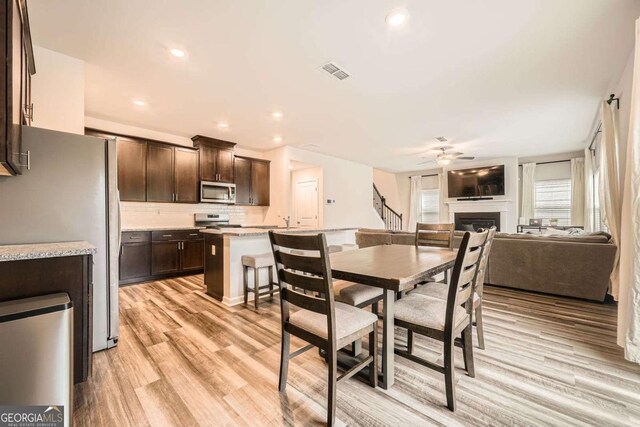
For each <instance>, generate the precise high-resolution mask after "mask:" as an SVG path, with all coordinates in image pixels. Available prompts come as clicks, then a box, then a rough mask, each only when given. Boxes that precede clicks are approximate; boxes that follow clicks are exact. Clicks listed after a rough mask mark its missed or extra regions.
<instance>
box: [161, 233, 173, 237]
mask: <svg viewBox="0 0 640 427" xmlns="http://www.w3.org/2000/svg"><path fill="white" fill-rule="evenodd" d="M171 236H173V234H163V235H162V237H171Z"/></svg>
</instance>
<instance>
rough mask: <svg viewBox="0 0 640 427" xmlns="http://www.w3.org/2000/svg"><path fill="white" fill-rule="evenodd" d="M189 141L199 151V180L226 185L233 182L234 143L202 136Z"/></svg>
mask: <svg viewBox="0 0 640 427" xmlns="http://www.w3.org/2000/svg"><path fill="white" fill-rule="evenodd" d="M191 140H192V141H193V145H194V146H195V147H197V148H198V149H199V151H200V180H202V181H213V182H227V183H233V182H234V181H235V176H234V175H235V174H234V172H235V170H234V160H235V157H234V155H233V149H234V147H235V145H236V144H235V143H233V142H229V141H223V140H221V139H215V138H210V137H208V136H202V135H196V136H194V137H193V138H191Z"/></svg>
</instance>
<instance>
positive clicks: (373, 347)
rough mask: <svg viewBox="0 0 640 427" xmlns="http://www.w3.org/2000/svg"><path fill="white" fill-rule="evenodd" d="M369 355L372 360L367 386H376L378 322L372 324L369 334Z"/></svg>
mask: <svg viewBox="0 0 640 427" xmlns="http://www.w3.org/2000/svg"><path fill="white" fill-rule="evenodd" d="M369 355H371V356H373V360H372V361H371V363H370V364H369V384H371V387H373V388H376V387H377V386H378V322H376V323H374V324H373V331H372V332H371V333H370V334H369Z"/></svg>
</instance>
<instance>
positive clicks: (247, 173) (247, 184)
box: [235, 157, 251, 205]
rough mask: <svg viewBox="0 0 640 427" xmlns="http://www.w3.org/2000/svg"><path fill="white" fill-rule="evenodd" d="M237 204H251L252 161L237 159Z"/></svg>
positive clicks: (242, 158)
mask: <svg viewBox="0 0 640 427" xmlns="http://www.w3.org/2000/svg"><path fill="white" fill-rule="evenodd" d="M235 168H236V204H237V205H250V204H251V159H249V158H247V157H236V165H235Z"/></svg>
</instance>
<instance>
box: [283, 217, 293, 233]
mask: <svg viewBox="0 0 640 427" xmlns="http://www.w3.org/2000/svg"><path fill="white" fill-rule="evenodd" d="M282 220H283V221H284V223H285V224H287V230H288V229H289V228H290V227H291V216H287V217H286V218H285V217H282Z"/></svg>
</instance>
